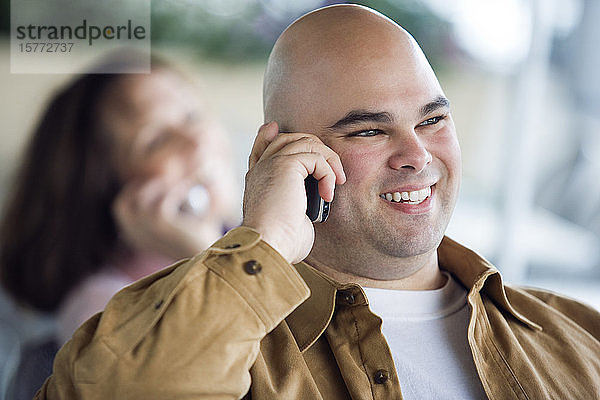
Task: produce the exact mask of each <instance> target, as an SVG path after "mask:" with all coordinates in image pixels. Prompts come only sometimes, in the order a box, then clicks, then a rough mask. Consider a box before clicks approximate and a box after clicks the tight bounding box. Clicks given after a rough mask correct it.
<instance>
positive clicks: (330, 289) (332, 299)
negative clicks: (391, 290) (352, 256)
mask: <svg viewBox="0 0 600 400" xmlns="http://www.w3.org/2000/svg"><path fill="white" fill-rule="evenodd" d="M438 262H439V265H440V268H442V269H444V270H446V271H448V272H450V273H451V274H452V275H453V276H454V277H456V278H457V279H458V280H459V281H460V282H461V283H462V284H463V286H465V287H466V288H467V289H468V290H469V294H468V297H469V299H471V298H473V297H475V296H479V295H480V292H483V293H485V294H486V295H487V296H488V297H489V298H490V299H492V300H493V301H494V302H495V303H496V304H498V305H499V306H501V307H502V308H503V309H504V310H505V311H507V312H508V313H510V314H511V315H512V316H513V317H515V318H516V319H517V320H519V321H521V322H522V323H523V324H525V325H527V326H529V327H530V328H533V329H541V327H540V326H539V325H537V324H535V323H534V322H532V321H530V320H529V319H528V318H526V317H525V316H523V315H522V314H521V313H519V312H518V311H517V310H515V308H514V307H513V306H512V305H511V304H510V302H509V301H508V298H507V297H506V292H505V290H504V284H503V283H502V277H501V276H500V273H499V271H498V270H497V269H496V268H495V267H494V266H493V265H492V264H490V263H489V262H488V261H487V260H485V259H484V258H483V257H481V256H479V255H478V254H477V253H475V252H474V251H472V250H469V249H467V248H466V247H464V246H462V245H460V244H458V243H457V242H455V241H453V240H452V239H450V238H448V237H444V239H443V240H442V243H441V244H440V246H439V248H438ZM295 267H296V269H297V270H298V272H299V273H300V275H301V276H302V278H303V279H304V281H305V282H306V284H307V285H308V287H309V288H310V291H311V294H310V297H309V298H308V299H307V300H306V301H305V302H304V303H302V304H301V305H300V306H298V307H297V308H296V309H295V310H294V311H293V312H292V313H291V314H290V315H289V316H288V317H287V318H286V322H287V324H288V326H289V327H290V330H291V331H292V334H293V335H294V338H295V339H296V343H297V344H298V347H299V348H300V351H304V350H306V349H308V348H309V347H310V346H311V345H312V344H313V343H314V342H315V341H316V340H317V339H318V338H319V337H320V336H321V334H323V332H324V331H325V329H327V326H328V325H329V322H330V321H331V318H332V317H333V313H334V311H335V305H336V294H337V292H338V291H340V290H344V289H348V288H357V287H358V285H352V284H350V285H344V284H341V283H339V282H336V281H334V280H332V279H331V278H329V277H328V276H326V275H325V274H323V273H321V272H320V271H317V270H316V269H314V268H313V267H311V266H310V265H308V264H307V263H305V262H301V263H299V264H296V265H295Z"/></svg>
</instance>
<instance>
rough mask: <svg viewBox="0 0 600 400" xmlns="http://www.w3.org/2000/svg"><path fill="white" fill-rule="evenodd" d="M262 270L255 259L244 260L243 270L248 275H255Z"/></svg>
mask: <svg viewBox="0 0 600 400" xmlns="http://www.w3.org/2000/svg"><path fill="white" fill-rule="evenodd" d="M261 270H262V266H261V265H260V264H259V263H258V262H257V261H256V260H250V261H246V262H245V263H244V271H246V273H247V274H249V275H256V274H258V273H259V272H260V271H261Z"/></svg>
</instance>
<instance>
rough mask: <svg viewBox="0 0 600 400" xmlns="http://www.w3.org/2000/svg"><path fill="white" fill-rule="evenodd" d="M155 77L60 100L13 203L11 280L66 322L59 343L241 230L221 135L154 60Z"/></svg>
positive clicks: (6, 267) (1, 261) (89, 83)
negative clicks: (118, 295)
mask: <svg viewBox="0 0 600 400" xmlns="http://www.w3.org/2000/svg"><path fill="white" fill-rule="evenodd" d="M110 62H111V63H114V62H119V63H122V64H123V66H124V67H126V66H127V65H128V64H129V63H131V65H135V64H136V63H138V62H139V61H137V60H136V59H135V57H134V58H133V59H132V60H128V59H126V60H123V59H118V60H116V61H115V60H112V61H110ZM99 70H100V71H102V70H103V69H102V68H100V69H99ZM152 71H153V72H152V73H151V74H85V75H80V76H79V77H77V78H76V79H75V80H74V81H73V82H72V83H70V84H69V85H67V86H66V87H65V88H64V89H63V90H62V91H60V92H59V93H58V94H57V95H56V96H54V98H53V99H52V100H51V101H50V104H49V106H48V107H47V110H46V112H45V113H44V114H43V116H42V118H41V121H40V123H39V125H38V127H37V129H36V130H35V131H34V134H33V137H32V139H31V142H30V144H29V147H28V148H27V150H26V152H25V156H24V158H23V163H22V165H21V169H20V170H19V172H18V175H17V177H16V182H15V188H14V189H13V191H12V192H11V194H12V196H11V197H9V199H8V203H7V207H6V210H5V215H4V218H3V219H2V221H1V226H0V268H1V279H2V283H3V284H4V287H5V288H6V290H7V291H8V292H9V293H10V294H11V295H12V296H13V297H14V298H15V299H16V300H17V301H19V302H20V303H22V304H24V305H27V306H30V307H32V308H34V309H36V310H40V311H44V312H52V313H56V314H57V316H58V332H57V339H56V341H57V343H58V344H61V345H62V344H63V343H64V342H65V341H66V340H68V339H69V338H70V336H71V334H72V333H73V331H74V330H75V329H76V328H77V327H78V326H79V325H80V324H81V323H82V322H84V321H85V320H86V319H87V318H89V317H90V316H92V315H93V314H94V313H96V312H98V311H100V310H102V309H103V308H104V306H105V305H106V303H107V302H108V300H109V299H110V297H112V295H114V294H115V292H116V291H118V290H119V289H121V288H122V287H124V286H126V285H128V284H130V283H132V282H133V281H135V280H137V279H139V278H141V277H143V276H146V275H148V274H151V273H153V272H155V271H157V270H159V269H161V268H163V267H165V266H166V265H168V264H170V263H172V262H173V261H175V260H177V259H179V258H183V257H189V256H192V255H194V254H196V253H198V252H200V251H202V250H203V249H205V248H206V247H208V246H209V245H210V244H211V243H212V242H213V241H214V240H216V239H217V238H218V237H220V236H221V235H222V234H223V232H224V230H226V228H227V227H231V226H232V225H233V224H235V223H236V218H237V208H236V205H237V204H238V198H237V194H238V192H237V190H236V187H235V185H234V179H233V173H232V167H231V164H230V157H229V150H230V147H229V146H228V143H227V140H226V137H225V133H224V131H223V129H222V128H221V127H220V126H219V125H218V124H217V123H216V122H215V120H214V119H213V118H212V117H211V115H209V114H208V113H207V112H206V108H205V107H204V105H203V104H202V101H201V99H200V97H199V96H198V91H197V90H196V89H195V88H194V86H193V85H192V84H191V82H190V81H188V80H187V79H186V78H185V77H183V75H182V74H180V73H179V72H176V71H174V70H173V69H172V68H171V67H169V66H167V65H166V64H165V63H164V62H161V61H158V60H156V59H155V60H153V65H152ZM47 373H48V374H49V373H50V371H49V370H48V371H47ZM40 384H41V382H40Z"/></svg>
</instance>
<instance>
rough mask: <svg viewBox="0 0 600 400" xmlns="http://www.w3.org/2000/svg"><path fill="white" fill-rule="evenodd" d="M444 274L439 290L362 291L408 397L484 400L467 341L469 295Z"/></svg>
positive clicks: (404, 392) (403, 391) (484, 396)
mask: <svg viewBox="0 0 600 400" xmlns="http://www.w3.org/2000/svg"><path fill="white" fill-rule="evenodd" d="M444 274H445V275H446V276H447V277H448V279H447V282H446V284H445V285H444V286H443V287H442V288H440V289H436V290H414V291H413V290H388V289H374V288H363V290H364V291H365V294H366V295H367V298H368V300H369V307H370V308H371V311H373V312H374V313H375V314H377V315H379V316H380V317H381V318H382V320H383V324H382V331H383V335H384V336H385V338H386V340H387V342H388V344H389V346H390V350H391V352H392V356H393V357H394V364H395V365H396V371H397V372H398V379H399V380H400V387H401V388H402V394H403V397H404V399H407V400H411V399H427V400H429V399H436V400H440V399H486V398H487V396H486V394H485V391H484V390H483V387H482V385H481V382H480V380H479V377H478V375H477V371H476V369H475V364H474V362H473V357H472V355H471V350H470V348H469V343H468V341H467V326H468V323H469V314H470V313H469V307H468V305H467V291H466V290H465V288H464V287H462V286H461V285H460V284H459V283H458V282H457V281H456V280H455V279H453V278H452V276H451V275H450V274H447V273H444Z"/></svg>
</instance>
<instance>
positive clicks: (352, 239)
mask: <svg viewBox="0 0 600 400" xmlns="http://www.w3.org/2000/svg"><path fill="white" fill-rule="evenodd" d="M264 107H265V109H264V111H265V120H267V121H276V122H270V123H268V124H265V125H263V126H262V127H261V128H260V130H259V133H258V135H257V138H256V140H255V144H254V147H253V149H252V153H251V155H250V161H249V167H250V169H249V171H248V174H247V176H246V190H245V195H244V221H243V226H242V227H239V228H236V229H233V230H232V231H230V232H229V233H228V234H227V235H226V236H225V237H223V238H222V239H220V240H219V241H217V242H216V243H215V244H214V245H213V246H212V247H211V248H210V249H209V250H207V251H206V252H204V253H202V254H200V255H198V256H196V257H195V258H193V259H192V260H189V261H182V262H180V263H179V264H177V265H174V266H172V267H170V268H167V269H165V270H163V271H161V272H159V273H157V274H155V275H153V276H151V277H148V278H146V279H144V280H141V281H139V282H137V283H136V284H134V285H132V286H131V287H129V288H128V289H125V290H124V291H122V292H120V293H119V294H117V295H116V296H115V297H114V298H113V300H111V302H110V303H109V305H108V306H107V308H106V310H105V311H104V313H103V314H102V315H97V316H95V317H94V318H92V319H90V320H89V321H88V322H86V323H85V324H84V325H83V326H82V327H81V328H80V330H79V331H78V332H76V334H75V335H74V337H73V339H72V340H71V341H70V342H69V343H67V344H66V345H65V347H64V348H63V349H62V350H61V351H60V353H59V354H58V356H57V358H56V360H55V365H54V375H53V376H52V377H51V378H49V380H48V381H47V382H46V383H45V385H44V387H43V388H42V389H41V391H40V392H39V393H38V398H39V399H43V398H48V399H58V398H76V397H77V398H86V399H88V398H89V399H93V398H99V399H100V398H102V399H106V398H127V399H138V398H139V399H147V398H182V399H183V398H210V399H216V398H223V399H225V398H227V399H229V398H242V397H244V396H246V398H254V399H327V400H329V399H347V398H353V399H371V398H377V399H379V398H390V399H400V398H402V396H403V395H405V396H406V398H424V399H427V398H436V399H437V398H485V397H488V398H490V399H509V398H510V399H512V398H520V399H546V398H556V399H565V398H580V399H583V398H598V397H599V396H600V360H599V358H600V357H599V356H600V342H599V338H600V316H599V315H598V313H596V312H595V311H594V310H592V309H590V308H588V307H586V306H583V305H581V304H578V303H576V302H573V301H571V300H567V299H564V298H562V297H558V296H555V295H552V294H549V293H545V292H541V291H535V290H527V291H525V290H521V289H516V288H510V287H505V286H503V284H502V281H501V278H500V276H499V274H498V272H497V270H495V269H494V268H493V267H492V266H491V265H489V264H488V263H487V262H486V261H484V260H482V259H481V258H480V257H478V256H477V255H476V254H475V253H473V252H471V251H469V250H467V249H465V248H463V247H462V246H460V245H459V244H457V243H455V242H452V241H451V240H449V239H447V238H444V237H443V236H444V231H445V228H446V225H447V224H448V221H449V218H450V216H451V213H452V209H453V206H454V202H455V200H456V197H457V192H458V187H459V180H460V151H459V147H458V143H457V139H456V133H455V129H454V124H453V122H452V118H451V115H450V111H449V103H448V100H447V99H446V98H445V96H444V93H443V91H442V89H441V88H440V85H439V83H438V81H437V79H436V77H435V75H434V73H433V71H432V70H431V68H430V66H429V64H428V63H427V60H426V59H425V57H424V55H423V53H422V52H421V50H420V48H419V47H418V45H417V44H416V43H415V42H414V40H413V39H412V37H410V35H409V34H408V33H406V32H405V31H404V30H403V29H402V28H400V27H399V26H398V25H396V24H395V23H393V22H392V21H390V20H389V19H387V18H385V17H384V16H382V15H381V14H378V13H376V12H374V11H372V10H370V9H367V8H364V7H360V6H352V5H341V6H332V7H327V8H323V9H320V10H317V11H315V12H312V13H309V14H307V15H305V16H304V17H302V18H301V19H299V20H298V21H296V22H295V23H294V24H292V25H291V26H290V27H289V28H288V29H287V30H286V31H285V32H284V33H283V34H282V35H281V37H280V38H279V39H278V41H277V43H276V44H275V47H274V49H273V52H272V54H271V56H270V59H269V63H268V66H267V71H266V74H265V84H264ZM278 132H286V133H285V134H278ZM309 174H312V175H313V176H314V177H315V178H316V179H317V180H319V191H320V194H321V196H322V197H323V198H324V199H325V200H327V201H331V200H333V202H332V204H331V207H332V208H331V213H330V217H329V220H328V221H326V222H325V223H322V224H315V225H313V224H312V223H311V222H310V221H309V220H308V218H307V217H306V215H305V210H306V196H305V193H304V179H305V178H306V177H307V176H308V175H309ZM336 185H337V186H336ZM334 188H335V193H334ZM334 197H335V199H334ZM440 243H441V244H440ZM302 260H305V262H301V261H302ZM291 264H295V265H294V266H292V265H291ZM309 289H310V290H309ZM365 291H367V293H368V296H369V299H370V300H371V303H372V304H370V305H369V304H368V303H367V298H366V296H365ZM388 298H391V299H392V300H393V301H392V304H389V303H390V302H386V299H388ZM396 300H397V301H396ZM369 307H373V308H374V309H377V310H381V312H379V313H380V314H382V315H384V322H383V326H382V325H381V319H380V318H379V317H378V316H377V315H375V314H374V313H373V312H372V311H371V310H370V308H369ZM432 315H433V317H432ZM382 328H383V333H382V331H381V329H382ZM384 335H385V336H384Z"/></svg>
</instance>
